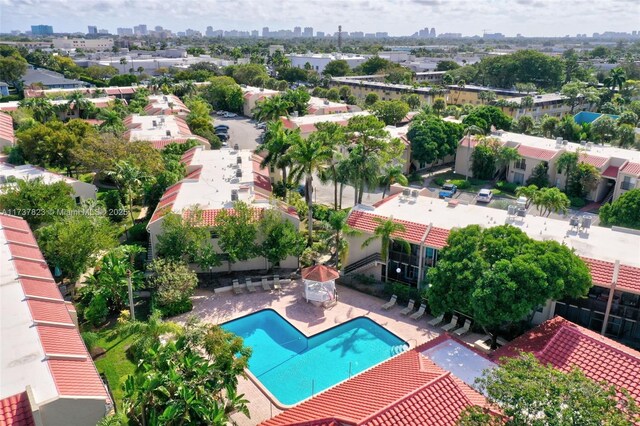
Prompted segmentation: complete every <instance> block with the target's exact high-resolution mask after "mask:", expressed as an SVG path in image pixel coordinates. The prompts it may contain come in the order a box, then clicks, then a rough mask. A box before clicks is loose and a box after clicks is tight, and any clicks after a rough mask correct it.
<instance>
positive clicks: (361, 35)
mask: <svg viewBox="0 0 640 426" xmlns="http://www.w3.org/2000/svg"><path fill="white" fill-rule="evenodd" d="M349 37H351V38H364V33H363V32H362V31H354V32H352V33H350V34H349Z"/></svg>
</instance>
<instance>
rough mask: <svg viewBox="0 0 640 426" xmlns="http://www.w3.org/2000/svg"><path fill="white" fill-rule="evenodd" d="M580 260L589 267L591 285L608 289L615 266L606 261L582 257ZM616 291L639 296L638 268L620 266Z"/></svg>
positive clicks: (639, 274) (639, 273) (639, 275)
mask: <svg viewBox="0 0 640 426" xmlns="http://www.w3.org/2000/svg"><path fill="white" fill-rule="evenodd" d="M582 260H583V261H584V262H585V263H586V264H587V266H588V267H589V271H590V272H591V277H592V278H593V283H594V284H597V285H599V286H600V287H606V288H610V287H611V283H612V282H613V270H614V266H615V264H614V263H613V262H607V261H606V260H597V259H591V258H588V257H583V258H582ZM616 290H624V291H628V292H632V293H636V294H640V268H638V267H636V266H630V265H622V264H621V265H620V270H619V271H618V282H617V284H616Z"/></svg>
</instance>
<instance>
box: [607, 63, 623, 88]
mask: <svg viewBox="0 0 640 426" xmlns="http://www.w3.org/2000/svg"><path fill="white" fill-rule="evenodd" d="M626 81H627V74H626V72H625V71H624V69H622V68H620V67H617V68H614V69H612V70H611V71H609V76H608V77H607V78H606V79H605V80H604V84H605V85H606V86H607V87H610V88H611V91H613V90H615V88H616V87H617V88H618V90H619V91H622V86H624V83H625V82H626Z"/></svg>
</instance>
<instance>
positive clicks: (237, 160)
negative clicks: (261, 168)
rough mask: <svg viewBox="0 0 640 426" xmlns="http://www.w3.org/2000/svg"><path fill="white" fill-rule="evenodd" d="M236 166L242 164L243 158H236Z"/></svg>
mask: <svg viewBox="0 0 640 426" xmlns="http://www.w3.org/2000/svg"><path fill="white" fill-rule="evenodd" d="M236 164H242V157H241V156H239V155H238V156H237V157H236Z"/></svg>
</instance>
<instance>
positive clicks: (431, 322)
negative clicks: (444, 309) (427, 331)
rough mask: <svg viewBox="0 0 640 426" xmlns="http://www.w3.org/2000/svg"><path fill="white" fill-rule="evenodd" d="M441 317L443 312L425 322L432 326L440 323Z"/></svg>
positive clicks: (442, 317)
mask: <svg viewBox="0 0 640 426" xmlns="http://www.w3.org/2000/svg"><path fill="white" fill-rule="evenodd" d="M443 319H444V314H440V315H439V316H437V317H436V318H434V319H432V320H431V321H429V322H427V324H429V325H432V326H434V327H435V326H436V325H438V324H440V323H441V322H442V320H443Z"/></svg>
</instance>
